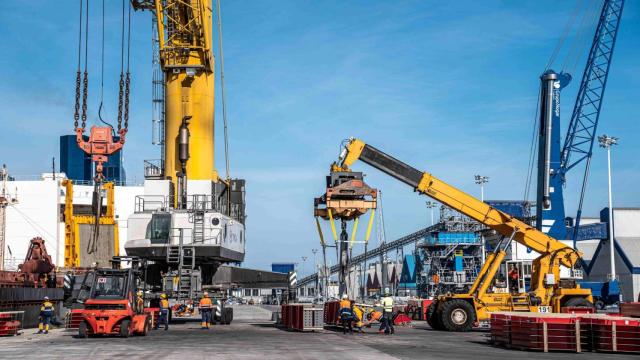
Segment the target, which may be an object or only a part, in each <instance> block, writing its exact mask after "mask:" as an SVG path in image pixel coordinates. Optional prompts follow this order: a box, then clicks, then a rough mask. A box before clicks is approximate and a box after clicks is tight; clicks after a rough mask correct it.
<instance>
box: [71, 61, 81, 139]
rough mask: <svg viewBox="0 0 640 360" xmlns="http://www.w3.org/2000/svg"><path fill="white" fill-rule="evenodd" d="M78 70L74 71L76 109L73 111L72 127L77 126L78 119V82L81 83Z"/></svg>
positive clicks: (75, 127)
mask: <svg viewBox="0 0 640 360" xmlns="http://www.w3.org/2000/svg"><path fill="white" fill-rule="evenodd" d="M80 79H81V76H80V70H78V72H76V109H75V112H74V113H73V127H74V129H77V128H78V120H79V119H80V83H81V80H80Z"/></svg>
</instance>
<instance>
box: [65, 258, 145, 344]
mask: <svg viewBox="0 0 640 360" xmlns="http://www.w3.org/2000/svg"><path fill="white" fill-rule="evenodd" d="M125 261H126V262H129V263H130V265H131V267H130V268H126V269H121V268H120V265H121V263H122V262H125ZM111 262H112V268H111V269H108V268H106V269H96V270H95V271H94V272H93V276H87V277H85V280H84V282H83V284H82V286H81V293H82V292H84V293H85V294H84V296H82V294H81V295H80V296H79V298H81V299H80V300H79V301H81V302H82V303H83V309H82V311H81V314H82V321H81V322H80V326H79V327H78V337H79V338H86V337H89V336H91V337H93V336H100V335H115V336H121V337H125V338H126V337H129V336H130V335H140V336H146V335H147V334H148V333H149V331H150V330H151V319H150V316H149V314H148V313H145V311H144V309H138V308H137V306H136V305H135V301H136V293H137V291H138V289H139V286H138V285H139V283H140V282H142V281H143V280H145V279H144V276H145V273H146V272H145V268H146V266H142V265H143V264H142V262H141V260H140V259H139V258H135V257H124V256H119V257H114V258H113V260H112V261H111ZM141 290H143V293H144V289H141Z"/></svg>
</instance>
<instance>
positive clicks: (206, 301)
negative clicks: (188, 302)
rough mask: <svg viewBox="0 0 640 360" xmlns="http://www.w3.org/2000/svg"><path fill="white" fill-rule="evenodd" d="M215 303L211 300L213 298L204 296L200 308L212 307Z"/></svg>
mask: <svg viewBox="0 0 640 360" xmlns="http://www.w3.org/2000/svg"><path fill="white" fill-rule="evenodd" d="M212 305H213V303H212V302H211V299H210V298H208V297H206V298H202V299H200V308H201V309H211V307H212Z"/></svg>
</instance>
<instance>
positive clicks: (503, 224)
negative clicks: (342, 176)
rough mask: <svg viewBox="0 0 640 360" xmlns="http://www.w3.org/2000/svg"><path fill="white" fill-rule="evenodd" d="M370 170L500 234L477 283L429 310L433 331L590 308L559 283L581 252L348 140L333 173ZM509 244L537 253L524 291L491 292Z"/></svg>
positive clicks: (576, 288) (566, 283) (568, 282)
mask: <svg viewBox="0 0 640 360" xmlns="http://www.w3.org/2000/svg"><path fill="white" fill-rule="evenodd" d="M357 160H361V161H362V162H364V163H366V164H369V165H371V166H373V167H374V168H376V169H378V170H380V171H382V172H384V173H385V174H387V175H390V176H391V177H393V178H395V179H397V180H400V181H402V182H403V183H405V184H407V185H409V186H411V187H412V188H414V190H415V191H417V192H419V193H421V194H425V195H427V196H429V197H431V198H433V199H435V200H437V201H439V202H441V203H442V204H444V205H446V206H448V207H450V208H452V209H454V210H457V211H459V212H460V213H462V214H464V215H467V216H469V217H471V218H473V219H475V220H477V221H478V222H480V223H482V224H484V225H485V226H487V227H489V228H491V229H493V230H495V231H496V232H498V233H499V234H501V235H502V241H500V243H499V244H498V245H497V246H496V248H495V250H494V251H493V253H491V254H489V255H488V256H487V259H486V262H485V264H484V265H483V267H482V269H481V271H480V273H479V275H478V277H477V279H476V281H475V282H474V283H473V285H472V286H471V288H470V289H469V292H468V293H466V294H455V295H452V294H446V295H440V296H439V297H438V298H437V299H436V300H435V301H434V302H433V303H432V305H431V306H430V308H429V310H428V318H429V324H430V325H431V326H432V327H433V328H434V329H436V330H448V331H468V330H470V329H471V328H472V327H473V325H474V324H475V323H477V322H479V321H485V320H488V319H489V317H490V314H491V313H492V312H495V311H526V312H529V311H532V312H560V309H561V308H562V307H565V306H579V307H591V306H593V305H592V303H593V298H592V296H591V291H590V290H589V289H581V288H580V285H578V284H577V283H576V281H575V280H574V279H560V266H561V265H562V266H566V267H568V268H570V269H573V268H574V267H575V266H576V265H577V264H578V263H579V260H580V258H581V253H580V252H579V251H577V250H574V249H573V248H571V247H569V246H566V245H565V244H563V243H562V242H560V241H558V240H556V239H554V238H552V237H550V236H549V235H547V234H545V233H543V232H541V231H539V230H537V229H536V228H535V227H532V226H530V225H527V224H526V223H524V222H522V221H519V220H517V219H515V218H514V217H512V216H510V215H508V214H506V213H503V212H501V211H499V210H497V209H495V208H493V207H491V206H489V205H488V204H486V203H485V202H483V201H481V200H479V199H476V198H475V197H473V196H471V195H469V194H466V193H464V192H462V191H460V190H459V189H456V188H455V187H453V186H451V185H449V184H447V183H446V182H444V181H442V180H440V179H438V178H436V177H435V176H433V175H432V174H430V173H429V172H423V171H420V170H418V169H415V168H413V167H411V166H409V165H407V164H405V163H403V162H401V161H399V160H397V159H395V158H393V157H391V156H389V155H387V154H385V153H384V152H382V151H380V150H378V149H376V148H374V147H373V146H371V145H367V144H365V143H364V142H363V141H361V140H358V139H355V138H351V139H349V141H348V142H347V143H346V145H345V147H344V149H343V150H342V152H341V154H340V156H339V158H338V160H337V161H336V162H334V163H333V164H332V166H331V172H332V173H333V172H348V171H351V169H350V167H351V166H352V165H353V164H354V163H355V162H356V161H357ZM512 241H516V242H518V243H520V244H523V245H525V246H527V247H529V248H531V249H532V250H533V251H536V252H538V253H539V254H540V256H539V257H538V258H536V259H535V260H534V261H533V265H532V273H531V289H530V291H529V292H528V293H522V294H509V293H493V292H492V290H491V288H492V287H493V282H494V278H495V276H496V273H497V272H498V270H499V268H500V264H501V263H502V261H503V260H504V258H505V256H506V249H508V248H509V246H510V245H511V242H512Z"/></svg>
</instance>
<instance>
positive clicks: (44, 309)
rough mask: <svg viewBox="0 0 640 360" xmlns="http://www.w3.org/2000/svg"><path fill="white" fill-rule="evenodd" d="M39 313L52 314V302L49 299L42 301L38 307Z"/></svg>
mask: <svg viewBox="0 0 640 360" xmlns="http://www.w3.org/2000/svg"><path fill="white" fill-rule="evenodd" d="M40 314H41V315H46V316H52V315H53V304H52V303H51V302H49V301H45V302H43V303H42V306H41V307H40Z"/></svg>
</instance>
